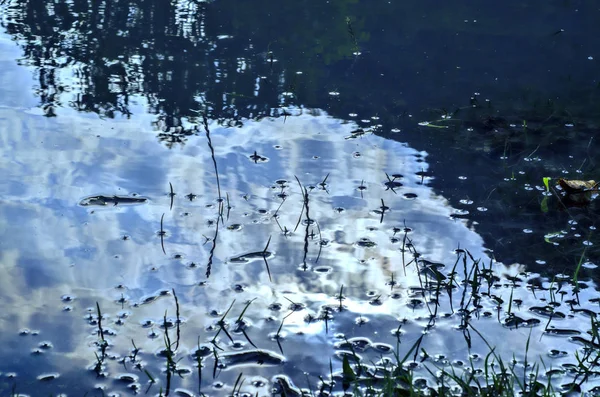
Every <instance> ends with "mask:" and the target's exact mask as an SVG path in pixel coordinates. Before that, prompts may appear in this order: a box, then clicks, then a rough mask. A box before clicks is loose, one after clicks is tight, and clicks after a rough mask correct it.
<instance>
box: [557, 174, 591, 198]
mask: <svg viewBox="0 0 600 397" xmlns="http://www.w3.org/2000/svg"><path fill="white" fill-rule="evenodd" d="M558 184H559V185H560V187H562V188H563V190H564V191H565V193H567V194H576V193H586V192H589V191H590V190H597V188H598V184H597V183H596V181H594V180H589V181H578V180H574V179H571V180H569V179H563V178H559V180H558Z"/></svg>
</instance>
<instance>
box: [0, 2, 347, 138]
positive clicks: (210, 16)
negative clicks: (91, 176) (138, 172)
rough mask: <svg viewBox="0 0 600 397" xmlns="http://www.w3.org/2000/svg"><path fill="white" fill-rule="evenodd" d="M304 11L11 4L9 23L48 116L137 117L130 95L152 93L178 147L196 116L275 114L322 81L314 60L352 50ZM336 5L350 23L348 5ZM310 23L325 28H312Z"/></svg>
mask: <svg viewBox="0 0 600 397" xmlns="http://www.w3.org/2000/svg"><path fill="white" fill-rule="evenodd" d="M300 3H301V2H287V3H286V4H287V5H286V6H285V7H279V8H277V9H271V8H269V7H258V6H257V5H256V4H254V2H253V3H239V2H235V4H234V2H233V0H230V1H220V2H205V1H187V0H179V1H172V2H165V1H163V0H144V1H139V0H137V1H136V0H130V1H119V2H114V1H101V0H69V1H59V2H41V1H33V0H13V1H9V2H7V4H6V5H5V7H6V13H5V18H4V21H3V26H4V27H5V29H6V31H7V32H8V33H9V34H10V35H12V36H13V37H14V38H15V39H16V41H17V42H18V43H19V45H20V46H21V47H22V49H23V58H22V59H21V60H20V63H21V64H24V65H29V66H33V67H35V70H36V77H37V81H38V84H37V87H35V92H36V94H37V95H38V97H39V98H40V107H41V108H42V109H43V110H44V113H45V114H46V115H47V116H49V117H52V116H56V115H57V113H60V111H59V110H58V109H59V108H60V107H63V106H70V107H72V108H74V109H76V110H78V111H82V112H94V113H97V114H99V115H100V116H102V117H108V118H113V117H116V116H117V115H123V116H125V117H129V116H131V114H132V107H131V106H130V104H131V100H132V97H134V96H138V95H142V96H143V97H144V98H145V99H146V101H147V104H148V108H149V109H148V110H149V111H150V112H151V113H153V114H156V115H157V122H156V127H157V130H158V136H159V139H161V140H162V141H164V142H166V143H167V144H168V145H169V146H170V145H173V144H175V143H183V142H184V141H185V138H186V136H188V135H191V134H193V133H194V131H193V130H189V129H185V128H184V127H183V126H182V119H183V118H186V117H193V116H194V115H195V113H193V112H191V110H200V111H202V112H206V113H207V114H210V116H211V117H213V118H217V119H219V120H220V121H221V122H225V123H229V124H232V123H233V124H235V123H236V120H239V119H240V118H242V117H262V116H265V115H269V114H270V112H271V109H273V108H277V107H279V106H282V105H287V104H293V103H295V102H296V100H297V97H298V95H301V94H302V95H303V94H304V93H306V92H310V91H311V90H312V87H309V86H313V85H315V84H317V82H318V80H319V76H318V73H319V71H318V69H315V68H314V67H313V68H312V69H311V68H310V66H311V65H310V63H311V62H313V61H314V60H315V59H317V58H318V57H322V58H323V59H324V61H325V62H326V63H330V62H333V61H335V60H337V59H341V58H344V57H348V56H349V55H350V54H351V47H352V45H353V44H352V42H351V41H350V40H349V38H348V37H347V36H348V34H347V32H345V31H344V25H343V24H339V26H338V29H337V30H336V29H331V28H332V26H331V24H327V23H324V21H317V20H313V17H312V16H309V15H308V13H306V12H304V15H302V12H301V11H302V10H305V8H304V7H306V5H302V4H300ZM336 3H339V4H340V5H339V6H335V7H334V9H336V8H339V10H338V11H339V13H340V15H346V13H347V12H346V11H347V10H346V8H347V4H348V2H344V1H340V2H336ZM265 10H268V12H269V14H270V16H268V17H266V16H265V13H264V11H265ZM301 15H302V17H300V18H298V17H299V16H301ZM309 23H312V24H313V25H314V26H317V27H318V28H317V29H316V30H315V29H311V30H307V29H306V28H304V27H303V26H307V25H308V24H309ZM298 34H302V35H303V36H304V37H303V38H302V40H298V37H297V35H298ZM309 35H310V37H309ZM325 38H326V39H325ZM299 43H300V44H301V46H300V47H302V48H299V47H298V44H299ZM326 44H327V46H326ZM332 44H333V45H336V47H335V48H329V46H330V45H332ZM326 49H327V50H328V51H326ZM282 58H286V64H287V65H289V66H290V67H292V65H293V68H294V69H295V70H309V69H310V73H308V76H307V77H308V78H306V77H305V76H303V75H301V74H298V73H296V71H293V72H286V71H285V69H284V67H283V66H282V64H283V62H280V61H281V59H282ZM232 120H233V121H232Z"/></svg>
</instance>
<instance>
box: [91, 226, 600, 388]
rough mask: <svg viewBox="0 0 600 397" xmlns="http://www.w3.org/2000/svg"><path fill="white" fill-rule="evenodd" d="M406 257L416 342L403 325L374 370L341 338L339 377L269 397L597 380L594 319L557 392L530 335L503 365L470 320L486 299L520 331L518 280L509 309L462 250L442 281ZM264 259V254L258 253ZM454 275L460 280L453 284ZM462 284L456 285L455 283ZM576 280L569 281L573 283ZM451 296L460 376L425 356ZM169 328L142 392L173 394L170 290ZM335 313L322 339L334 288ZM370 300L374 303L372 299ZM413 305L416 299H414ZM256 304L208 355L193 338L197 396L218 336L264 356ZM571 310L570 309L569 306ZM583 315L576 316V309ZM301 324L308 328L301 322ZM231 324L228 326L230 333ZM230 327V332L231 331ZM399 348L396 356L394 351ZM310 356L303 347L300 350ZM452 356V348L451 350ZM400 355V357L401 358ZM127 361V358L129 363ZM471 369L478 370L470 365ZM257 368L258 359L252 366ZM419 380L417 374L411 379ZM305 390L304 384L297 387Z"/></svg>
mask: <svg viewBox="0 0 600 397" xmlns="http://www.w3.org/2000/svg"><path fill="white" fill-rule="evenodd" d="M405 247H406V250H407V251H409V252H411V254H412V256H413V258H412V259H411V260H410V262H408V263H406V265H407V266H408V265H410V264H413V265H414V266H415V267H416V271H417V273H418V274H419V283H420V287H419V288H418V290H416V291H415V293H414V295H413V296H414V297H417V296H418V297H419V299H422V300H423V301H424V302H425V304H424V305H423V306H424V307H426V308H427V309H428V313H429V320H428V324H427V325H425V326H424V330H423V332H422V333H421V334H420V336H419V337H418V338H417V339H416V340H415V341H414V342H412V344H411V345H410V346H408V347H405V346H402V341H401V329H402V327H403V323H402V322H399V324H398V328H397V330H396V332H395V335H396V346H395V349H392V351H391V354H392V356H391V357H392V359H383V355H382V356H381V360H380V361H379V362H377V363H375V362H372V361H371V362H370V363H366V362H364V361H363V360H362V358H361V357H360V356H359V355H358V353H357V351H356V348H355V345H354V343H353V342H352V340H349V339H348V338H347V337H346V336H344V337H343V338H344V339H343V340H344V342H345V343H344V346H345V348H347V350H346V351H345V352H344V353H342V354H341V356H340V358H341V369H339V370H338V371H339V372H336V371H335V369H334V365H333V362H332V361H331V359H330V364H329V374H322V375H320V376H317V378H318V379H319V382H318V384H316V385H314V384H313V385H311V380H310V378H309V377H308V373H306V375H305V376H306V377H307V379H306V385H307V388H304V389H300V388H297V387H295V386H294V385H293V383H291V380H289V378H287V377H285V376H283V375H277V376H275V377H274V378H273V387H274V389H273V393H272V395H273V396H293V397H305V396H314V397H326V396H333V395H340V396H342V395H343V396H353V397H394V396H485V397H492V396H507V397H512V396H554V395H558V394H568V395H583V394H581V393H582V387H583V386H584V385H585V383H586V382H588V381H589V380H590V379H593V378H595V377H596V376H597V374H598V373H599V372H598V366H600V331H599V330H600V325H599V321H598V319H597V316H596V314H595V313H591V314H590V331H589V335H590V338H589V339H586V338H583V337H577V338H578V339H575V341H577V342H579V343H581V344H583V345H584V346H585V347H584V348H583V349H582V350H581V351H576V352H575V359H576V361H577V362H576V364H574V365H572V366H571V368H570V370H569V373H570V381H569V383H566V384H562V385H561V386H560V388H559V389H557V388H556V385H555V382H554V379H553V376H554V373H555V370H552V369H548V368H547V367H546V363H545V362H544V361H543V359H541V358H538V357H533V356H532V355H531V352H530V347H531V344H530V342H531V337H532V328H531V327H530V329H529V334H528V336H527V339H526V340H525V341H524V345H523V346H515V351H516V352H519V354H518V355H519V356H521V358H518V357H516V356H515V355H513V357H511V358H508V359H507V358H506V357H502V356H501V354H500V353H499V352H498V348H497V346H494V345H493V344H492V343H491V342H490V341H489V340H488V339H487V338H486V337H485V336H484V334H483V332H482V331H481V330H480V329H478V328H477V326H476V325H475V324H474V319H476V318H478V317H479V312H480V308H481V299H482V297H484V296H487V297H489V298H490V299H492V300H493V301H494V302H496V303H498V305H499V306H498V321H499V322H500V323H501V324H502V325H504V326H508V325H510V326H511V327H512V326H513V325H514V327H518V326H520V325H523V326H527V324H526V321H525V324H524V322H523V321H518V317H517V315H516V313H515V310H517V309H518V305H519V304H517V303H515V302H516V301H517V300H516V299H515V298H514V293H515V287H516V285H517V284H516V283H517V282H518V280H517V278H516V277H514V278H507V280H508V281H511V282H512V284H511V283H507V288H510V292H509V294H510V296H509V299H508V302H505V301H503V300H502V299H500V298H499V297H495V298H493V295H492V294H491V291H492V290H491V286H492V284H494V283H496V282H497V281H498V280H499V279H498V278H497V276H496V275H495V273H494V271H493V270H492V262H490V265H489V267H486V266H485V264H484V263H483V261H481V260H476V259H475V258H473V256H472V255H471V253H470V252H469V251H468V250H465V249H461V248H457V249H456V255H457V258H456V260H455V261H454V265H453V266H452V267H451V268H450V270H451V271H450V272H449V274H448V275H444V274H442V273H441V272H440V271H439V270H437V268H436V264H433V263H431V262H428V261H426V260H424V259H422V258H421V257H420V255H419V253H418V252H417V250H416V248H415V246H414V245H413V243H412V241H411V240H410V239H408V238H407V237H406V234H405ZM265 251H266V248H265ZM459 273H462V276H461V277H459V275H458V274H459ZM461 279H462V281H460V280H461ZM576 280H577V278H576V276H575V277H573V278H572V279H571V280H569V281H576ZM554 283H555V281H554V280H553V281H552V284H551V288H549V291H550V300H551V301H554V300H555V299H556V296H555V293H554V292H553V291H552V285H553V284H554ZM572 287H573V293H574V294H576V289H577V284H576V283H574V284H573V285H572ZM457 289H462V290H461V291H460V294H455V299H456V301H457V302H458V303H457V306H456V307H454V308H451V311H452V313H455V314H457V315H458V318H459V319H460V324H459V325H458V327H457V329H458V330H459V331H460V332H462V334H463V336H464V341H465V344H464V351H465V352H467V353H469V359H468V362H467V363H466V364H465V366H464V367H462V368H461V369H458V368H456V367H455V366H452V365H451V366H448V365H445V364H444V361H443V360H442V361H439V360H437V359H435V360H434V359H432V355H431V354H429V353H428V352H427V350H426V340H427V338H428V335H429V332H428V331H429V330H430V329H432V328H433V327H434V326H435V324H436V321H437V320H438V319H439V318H440V317H439V316H440V315H439V313H438V308H439V307H440V301H441V298H442V295H445V294H446V295H448V297H449V301H450V302H452V300H453V299H452V296H453V293H454V292H456V290H457ZM172 294H173V298H174V303H175V313H176V320H175V324H173V323H172V321H169V320H168V319H167V312H166V311H165V313H164V315H163V316H162V320H163V328H164V335H163V342H164V347H163V350H162V354H161V356H162V357H163V358H164V360H165V363H164V367H163V368H164V369H165V370H164V371H163V375H164V381H161V380H160V379H157V377H155V376H153V375H152V374H151V373H150V372H149V371H148V370H147V369H146V368H143V367H138V369H139V370H140V371H142V372H143V373H145V374H146V376H147V378H148V379H149V386H148V390H149V389H150V387H152V386H153V385H158V384H160V387H159V395H162V396H168V395H170V394H171V393H173V391H174V390H176V386H175V384H174V382H175V380H176V379H177V378H176V377H175V376H174V375H179V376H181V373H180V368H179V366H178V363H179V361H180V360H181V359H182V357H179V358H178V357H177V356H178V348H179V345H180V340H181V338H182V333H183V332H182V329H180V325H181V319H180V313H181V307H180V302H179V299H178V297H177V294H176V293H175V290H172ZM285 299H287V300H288V301H289V302H290V304H291V306H290V310H289V313H287V314H285V315H283V317H282V319H281V322H280V324H279V327H278V329H277V331H276V333H275V334H274V336H272V339H273V340H274V341H275V342H276V343H277V345H278V347H279V350H280V352H281V354H284V349H283V345H282V341H283V338H282V337H281V334H282V331H283V329H284V327H285V325H286V319H287V318H288V317H289V316H291V315H292V313H294V312H296V311H297V310H299V309H298V308H299V307H301V306H302V305H301V304H299V303H297V302H294V301H293V300H291V299H289V298H287V297H285ZM334 299H335V300H336V301H337V305H326V306H323V307H322V309H323V310H322V313H323V315H322V316H320V317H318V318H316V317H311V320H310V321H318V320H320V321H323V322H324V323H325V327H324V328H325V332H326V333H327V332H329V326H328V322H329V321H331V320H334V319H335V316H336V315H338V314H340V313H342V312H344V311H347V310H348V309H347V308H346V307H345V306H344V301H345V300H347V299H352V298H350V297H349V296H347V295H346V294H345V293H344V286H343V285H341V286H340V288H339V291H338V293H337V294H336V295H335V296H334ZM376 299H379V297H377V298H376ZM414 299H417V298H414ZM255 300H256V298H255V299H252V300H250V301H247V302H246V303H245V305H244V307H243V308H242V310H241V312H240V314H239V315H238V316H237V317H234V321H233V322H230V321H228V319H227V317H228V316H229V314H230V313H231V312H232V310H233V309H234V306H235V303H236V302H235V300H234V301H232V302H231V304H230V305H229V307H228V308H227V310H226V311H225V312H224V314H223V315H222V316H221V317H220V319H219V320H218V321H216V325H217V328H216V329H215V331H216V332H215V334H214V336H213V337H212V339H211V340H210V342H209V344H210V345H211V346H210V347H202V345H201V342H200V337H198V342H197V346H198V348H197V351H196V353H194V355H193V358H194V360H195V363H196V366H197V391H198V395H200V396H204V395H205V393H204V392H203V391H202V386H203V384H206V382H204V383H203V368H205V367H206V366H209V367H210V366H211V364H210V363H207V361H210V360H212V361H213V363H212V377H213V379H216V378H218V377H219V376H220V374H221V371H222V370H223V369H224V368H227V367H228V362H229V361H230V360H231V358H230V357H231V356H230V354H231V352H229V351H228V350H226V347H225V346H224V345H223V344H222V342H221V341H220V339H219V335H221V334H224V335H225V336H226V338H227V340H228V341H229V342H231V343H234V338H233V336H232V333H236V334H240V335H243V336H244V337H245V339H246V340H247V341H248V343H249V344H250V345H251V346H252V347H253V348H254V349H256V350H255V351H254V352H264V351H263V350H261V349H260V347H259V346H257V345H256V344H255V343H254V342H253V341H252V340H251V338H250V335H249V333H248V332H247V324H248V322H247V321H246V320H245V318H244V316H245V315H246V313H247V311H248V308H249V307H250V305H251V304H253V302H255ZM571 304H572V305H576V304H577V303H576V302H573V303H571ZM503 305H504V307H505V309H506V310H505V311H504V316H505V319H504V320H502V319H501V318H500V310H501V309H500V307H501V306H503ZM96 309H97V320H98V321H97V334H98V338H99V342H98V344H97V346H98V348H99V350H100V354H98V353H95V354H96V360H97V371H98V373H100V371H102V368H103V366H104V365H106V364H107V363H106V362H105V357H106V348H107V346H108V341H107V340H106V339H105V337H104V335H105V330H104V329H103V327H102V313H101V311H100V305H99V304H97V305H96ZM582 310H583V309H582ZM553 315H554V312H550V313H549V316H550V317H549V318H550V320H551V319H552V318H553ZM550 320H549V321H548V323H547V324H546V325H545V327H544V330H543V331H542V332H544V333H546V332H547V331H548V329H549V324H550ZM307 321H308V320H307ZM232 324H233V325H232ZM231 327H234V328H231ZM169 328H174V329H175V332H176V339H175V340H172V337H171V335H170V333H169ZM474 339H477V340H478V344H479V345H483V346H485V347H486V348H487V353H485V355H484V356H483V357H481V359H479V358H474V356H473V355H472V354H471V349H472V346H473V345H474V344H475V340H474ZM132 344H133V347H134V350H133V353H132V355H133V358H132V361H135V358H136V357H137V355H138V353H139V349H138V348H137V346H136V345H135V342H133V341H132ZM401 347H402V349H401ZM307 348H309V347H307ZM453 348H454V349H456V346H454V347H453ZM401 351H404V353H403V354H402V355H401ZM130 358H131V356H130ZM476 361H477V362H476ZM259 363H260V359H259ZM291 364H292V365H294V366H295V367H297V368H302V365H303V363H302V362H298V363H291ZM417 370H418V371H419V372H416V371H417ZM423 374H428V376H429V379H430V380H431V381H432V382H433V383H428V382H427V381H424V380H423ZM229 377H230V379H231V380H232V381H233V379H235V383H233V384H232V385H230V386H228V389H231V391H230V392H229V394H227V395H232V396H241V395H250V394H248V392H247V391H245V390H244V387H245V385H247V384H248V382H247V379H248V378H246V377H245V376H244V372H243V371H239V372H234V374H233V377H231V375H230V376H229ZM303 382H304V381H303ZM340 393H343V394H340Z"/></svg>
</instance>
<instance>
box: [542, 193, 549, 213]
mask: <svg viewBox="0 0 600 397" xmlns="http://www.w3.org/2000/svg"><path fill="white" fill-rule="evenodd" d="M540 208H541V210H542V212H543V213H546V212H548V196H545V197H544V198H543V199H542V202H541V203H540Z"/></svg>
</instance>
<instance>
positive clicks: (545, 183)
mask: <svg viewBox="0 0 600 397" xmlns="http://www.w3.org/2000/svg"><path fill="white" fill-rule="evenodd" d="M550 179H552V178H550V177H549V176H545V177H544V178H542V180H543V181H544V186H546V191H547V192H549V191H550V185H549V183H550Z"/></svg>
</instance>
